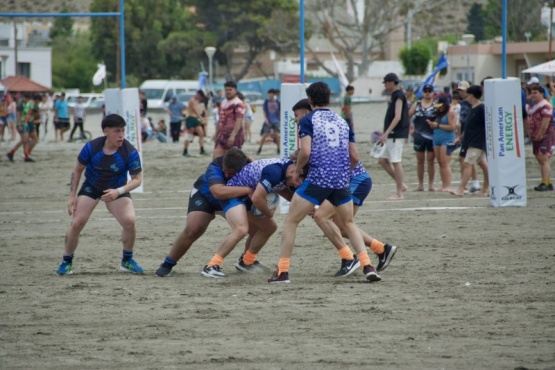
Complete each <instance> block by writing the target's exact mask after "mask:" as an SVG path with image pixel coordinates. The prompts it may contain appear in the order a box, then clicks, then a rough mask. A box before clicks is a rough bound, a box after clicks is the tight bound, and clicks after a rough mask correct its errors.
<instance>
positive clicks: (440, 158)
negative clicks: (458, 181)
mask: <svg viewBox="0 0 555 370" xmlns="http://www.w3.org/2000/svg"><path fill="white" fill-rule="evenodd" d="M434 107H435V109H436V113H437V116H436V119H435V120H433V121H432V120H428V121H427V123H428V125H429V126H430V128H432V129H433V130H434V153H435V157H436V159H437V163H438V164H439V175H440V177H441V191H444V192H449V191H451V153H448V152H447V147H448V146H449V145H450V144H453V142H454V141H455V129H456V126H457V114H456V113H455V111H454V110H452V109H450V105H449V101H448V99H447V96H445V95H441V96H440V97H439V98H438V99H437V100H436V101H435V103H434Z"/></svg>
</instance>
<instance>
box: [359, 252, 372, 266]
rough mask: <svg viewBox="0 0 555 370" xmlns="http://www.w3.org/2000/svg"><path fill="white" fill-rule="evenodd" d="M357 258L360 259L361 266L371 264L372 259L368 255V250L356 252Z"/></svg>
mask: <svg viewBox="0 0 555 370" xmlns="http://www.w3.org/2000/svg"><path fill="white" fill-rule="evenodd" d="M358 259H359V260H360V265H361V266H362V267H364V266H367V265H371V264H372V261H370V257H368V252H366V251H364V252H360V253H359V254H358Z"/></svg>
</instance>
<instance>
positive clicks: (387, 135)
mask: <svg viewBox="0 0 555 370" xmlns="http://www.w3.org/2000/svg"><path fill="white" fill-rule="evenodd" d="M383 83H384V85H385V88H386V90H387V92H389V93H390V94H391V98H390V100H389V103H388V106H387V111H386V114H385V119H384V132H383V135H382V136H381V138H380V141H381V142H382V143H383V144H384V145H385V151H384V154H383V155H382V157H381V158H379V159H378V163H379V164H380V165H381V166H382V167H383V169H384V170H385V172H387V174H388V175H389V176H391V177H392V178H393V179H394V180H395V184H396V189H395V195H393V196H391V197H389V198H388V199H389V200H403V199H404V196H403V192H404V191H406V190H407V189H408V187H407V185H405V184H404V183H403V165H402V164H401V159H402V157H403V144H404V143H405V139H408V137H409V111H408V106H407V99H406V97H405V94H404V93H403V90H401V87H400V86H399V77H397V75H396V74H395V73H388V74H386V75H385V77H384V79H383Z"/></svg>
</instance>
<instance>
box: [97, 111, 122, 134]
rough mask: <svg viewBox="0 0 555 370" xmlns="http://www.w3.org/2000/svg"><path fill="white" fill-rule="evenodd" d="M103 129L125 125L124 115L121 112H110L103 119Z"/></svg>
mask: <svg viewBox="0 0 555 370" xmlns="http://www.w3.org/2000/svg"><path fill="white" fill-rule="evenodd" d="M101 126H102V129H103V130H104V129H105V128H112V127H125V126H126V123H125V120H124V119H123V117H122V116H120V115H119V114H109V115H107V116H106V117H104V119H103V120H102V125H101Z"/></svg>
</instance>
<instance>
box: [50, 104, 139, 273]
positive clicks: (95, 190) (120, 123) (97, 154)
mask: <svg viewBox="0 0 555 370" xmlns="http://www.w3.org/2000/svg"><path fill="white" fill-rule="evenodd" d="M102 131H103V132H104V136H101V137H98V138H96V139H94V140H92V141H90V142H88V143H87V144H85V146H84V147H83V149H82V150H81V153H80V154H79V157H78V158H77V162H76V163H75V166H74V167H73V172H72V173H71V177H70V180H69V192H70V194H69V200H68V202H67V210H68V213H69V215H70V216H73V219H72V221H71V226H70V228H69V230H68V232H67V234H66V237H65V249H64V256H63V261H62V263H61V265H60V267H59V268H58V270H57V271H56V273H57V274H58V275H69V274H72V273H73V253H74V252H75V250H76V249H77V244H78V242H79V235H80V234H81V230H83V228H84V227H85V224H86V223H87V221H88V220H89V217H90V215H91V213H92V212H93V210H94V209H95V207H96V205H97V204H98V201H99V200H101V201H103V202H105V203H106V208H107V209H108V211H109V212H110V213H111V214H112V215H114V217H115V218H116V220H117V221H118V223H119V224H120V225H121V227H122V228H123V230H122V232H121V241H122V244H123V258H122V261H121V265H120V270H121V271H125V272H132V273H142V272H143V269H142V268H141V266H139V265H138V264H137V262H135V260H134V259H133V247H134V245H135V234H136V230H135V209H134V208H133V202H132V201H131V195H130V194H129V192H130V191H131V190H133V189H135V188H137V187H139V186H140V185H141V183H142V181H143V175H142V167H141V159H140V157H139V153H138V152H137V150H136V149H135V148H134V147H133V145H131V143H130V142H129V141H127V140H126V139H125V138H124V136H125V120H124V119H123V118H122V117H121V116H118V115H117V114H110V115H108V116H106V117H105V118H104V119H103V120H102ZM83 171H85V181H84V182H83V185H82V186H81V189H80V190H79V193H78V194H77V186H78V185H79V181H80V180H81V174H82V173H83ZM128 173H129V175H130V176H131V181H129V182H127V174H128Z"/></svg>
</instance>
